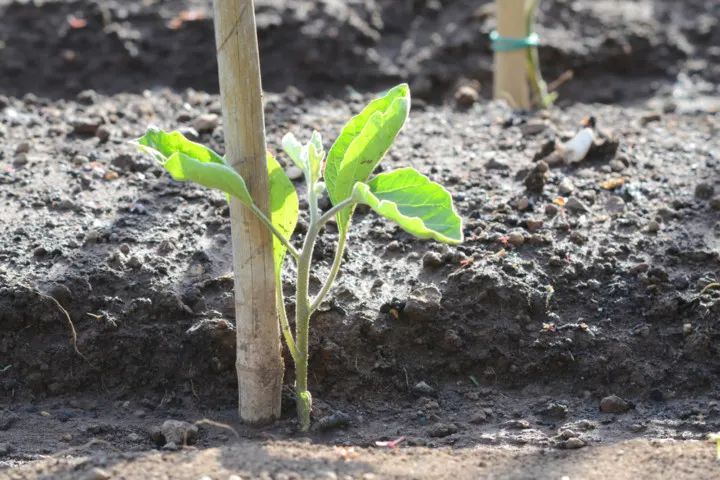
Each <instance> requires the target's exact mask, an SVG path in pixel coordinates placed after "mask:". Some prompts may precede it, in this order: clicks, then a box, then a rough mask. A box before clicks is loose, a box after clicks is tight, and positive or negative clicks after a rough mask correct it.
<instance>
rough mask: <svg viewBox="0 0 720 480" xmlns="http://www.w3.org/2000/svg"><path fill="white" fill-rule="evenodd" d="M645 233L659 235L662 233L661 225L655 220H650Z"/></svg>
mask: <svg viewBox="0 0 720 480" xmlns="http://www.w3.org/2000/svg"><path fill="white" fill-rule="evenodd" d="M645 231H646V232H648V233H657V232H659V231H660V224H659V223H658V222H657V221H655V220H650V221H649V222H648V223H647V225H646V226H645Z"/></svg>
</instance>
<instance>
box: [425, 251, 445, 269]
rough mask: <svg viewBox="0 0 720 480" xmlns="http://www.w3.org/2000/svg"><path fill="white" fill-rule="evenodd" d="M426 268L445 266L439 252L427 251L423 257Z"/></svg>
mask: <svg viewBox="0 0 720 480" xmlns="http://www.w3.org/2000/svg"><path fill="white" fill-rule="evenodd" d="M422 263H423V267H424V268H438V267H442V266H443V263H444V262H443V259H442V257H441V256H440V254H439V253H437V252H427V253H426V254H425V255H423V257H422Z"/></svg>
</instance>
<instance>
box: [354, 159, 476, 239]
mask: <svg viewBox="0 0 720 480" xmlns="http://www.w3.org/2000/svg"><path fill="white" fill-rule="evenodd" d="M353 195H354V198H355V199H357V200H358V201H359V202H361V203H364V204H366V205H368V206H370V208H372V209H373V210H374V211H375V212H377V213H378V214H380V215H382V216H383V217H385V218H387V219H389V220H392V221H394V222H396V223H397V224H398V225H399V226H400V227H401V228H402V229H403V230H405V231H406V232H408V233H410V234H412V235H414V236H416V237H418V238H432V239H434V240H437V241H439V242H443V243H449V244H457V243H460V242H462V240H463V233H462V220H461V219H460V217H459V216H458V214H457V213H456V212H455V207H454V206H453V201H452V197H451V196H450V193H448V191H447V190H445V189H444V188H443V187H442V186H441V185H440V184H438V183H435V182H432V181H430V179H429V178H427V177H426V176H424V175H422V174H421V173H419V172H418V171H417V170H415V169H414V168H400V169H398V170H393V171H391V172H387V173H381V174H380V175H378V176H376V177H375V178H373V179H372V180H370V181H369V182H368V183H358V184H357V185H356V187H355V191H354V194H353Z"/></svg>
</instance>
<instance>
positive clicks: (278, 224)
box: [267, 152, 299, 288]
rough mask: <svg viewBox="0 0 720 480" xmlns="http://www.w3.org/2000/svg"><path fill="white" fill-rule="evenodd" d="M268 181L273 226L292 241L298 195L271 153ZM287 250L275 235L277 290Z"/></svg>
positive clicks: (279, 286)
mask: <svg viewBox="0 0 720 480" xmlns="http://www.w3.org/2000/svg"><path fill="white" fill-rule="evenodd" d="M267 166H268V177H269V178H268V180H269V184H270V214H271V216H272V217H271V220H272V224H273V226H274V227H275V228H277V229H278V231H279V232H280V233H282V235H283V236H284V237H285V238H286V239H287V240H290V237H292V234H293V232H294V231H295V226H296V225H297V220H298V210H299V204H298V195H297V192H296V191H295V187H294V186H293V184H292V182H291V181H290V179H289V178H288V176H287V175H286V174H285V171H284V170H283V168H282V167H281V166H280V164H279V163H278V162H277V160H275V157H273V156H272V154H271V153H270V152H268V153H267ZM286 252H287V248H286V247H285V245H283V243H282V242H281V241H280V240H278V239H277V237H275V236H274V235H273V258H274V263H275V277H276V280H277V288H282V284H281V283H280V274H281V273H282V264H283V260H284V259H285V253H286Z"/></svg>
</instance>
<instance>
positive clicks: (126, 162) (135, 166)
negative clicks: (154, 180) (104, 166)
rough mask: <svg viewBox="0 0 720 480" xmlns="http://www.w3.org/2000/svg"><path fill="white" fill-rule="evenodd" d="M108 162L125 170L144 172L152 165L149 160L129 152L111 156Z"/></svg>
mask: <svg viewBox="0 0 720 480" xmlns="http://www.w3.org/2000/svg"><path fill="white" fill-rule="evenodd" d="M110 164H111V165H112V166H113V167H117V168H118V169H120V170H122V171H125V172H144V171H145V170H147V169H149V168H150V167H152V163H151V161H150V160H148V159H146V158H145V157H140V156H136V155H131V154H129V153H121V154H120V155H118V156H116V157H115V158H113V159H112V160H111V161H110Z"/></svg>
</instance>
